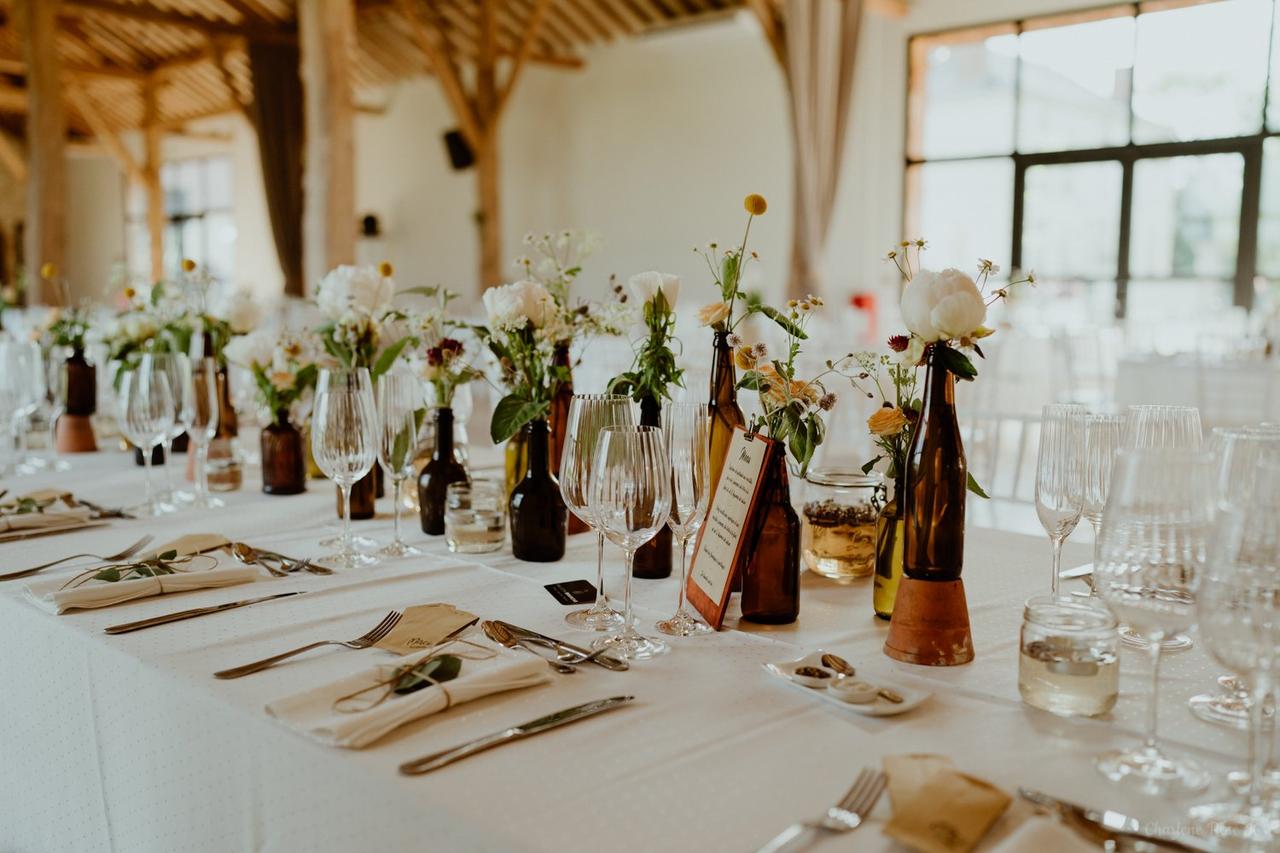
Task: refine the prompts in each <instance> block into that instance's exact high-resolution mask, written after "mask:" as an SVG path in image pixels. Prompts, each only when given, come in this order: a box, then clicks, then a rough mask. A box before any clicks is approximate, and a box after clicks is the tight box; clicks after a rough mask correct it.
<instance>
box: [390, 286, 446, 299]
mask: <svg viewBox="0 0 1280 853" xmlns="http://www.w3.org/2000/svg"><path fill="white" fill-rule="evenodd" d="M439 292H440V287H439V286H438V285H432V286H430V287H407V288H405V289H404V290H398V291H396V296H406V295H408V296H427V297H430V298H432V299H434V298H435V296H436V294H438V293H439Z"/></svg>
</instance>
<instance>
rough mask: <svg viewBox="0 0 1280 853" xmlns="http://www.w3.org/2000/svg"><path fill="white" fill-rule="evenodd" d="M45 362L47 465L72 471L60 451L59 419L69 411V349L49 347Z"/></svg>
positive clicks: (49, 468) (49, 467)
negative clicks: (47, 422)
mask: <svg viewBox="0 0 1280 853" xmlns="http://www.w3.org/2000/svg"><path fill="white" fill-rule="evenodd" d="M46 358H47V361H45V363H44V371H45V383H44V388H45V395H44V396H45V405H46V406H47V407H48V410H49V456H48V458H47V459H46V460H45V467H46V468H48V470H50V471H70V470H71V463H70V462H68V461H67V460H65V459H63V458H62V454H60V453H59V452H58V419H59V418H61V417H62V416H63V415H64V414H65V413H66V411H67V351H66V349H65V348H63V347H58V346H53V347H49V352H48V353H47V354H46Z"/></svg>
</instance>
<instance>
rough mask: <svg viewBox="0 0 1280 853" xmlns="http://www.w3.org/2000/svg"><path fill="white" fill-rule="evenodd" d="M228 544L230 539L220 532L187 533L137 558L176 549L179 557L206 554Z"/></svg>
mask: <svg viewBox="0 0 1280 853" xmlns="http://www.w3.org/2000/svg"><path fill="white" fill-rule="evenodd" d="M230 544H231V540H230V539H228V538H227V537H225V536H223V535H222V534H221V533H188V534H187V535H186V536H181V537H179V538H177V539H175V540H173V541H172V542H166V543H165V544H163V545H160V546H158V547H156V548H152V549H151V550H150V551H148V552H147V553H146V554H145V555H144V556H142V557H140V558H139V559H143V560H148V559H151V558H154V557H158V556H160V555H161V554H163V553H165V552H166V551H177V552H178V556H179V557H188V556H190V555H192V554H207V553H209V552H210V551H217V550H218V549H219V548H224V547H226V546H227V545H230Z"/></svg>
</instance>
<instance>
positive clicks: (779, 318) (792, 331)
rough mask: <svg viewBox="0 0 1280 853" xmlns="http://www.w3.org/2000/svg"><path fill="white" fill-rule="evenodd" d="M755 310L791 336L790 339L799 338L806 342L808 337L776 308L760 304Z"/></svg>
mask: <svg viewBox="0 0 1280 853" xmlns="http://www.w3.org/2000/svg"><path fill="white" fill-rule="evenodd" d="M756 310H757V311H759V312H760V313H761V314H763V315H764V316H766V317H768V318H769V319H770V320H772V321H773V322H775V323H777V324H778V325H779V326H781V327H782V328H783V330H784V331H786V333H787V334H788V335H791V337H793V338H799V339H800V340H802V341H803V340H808V338H809V336H808V335H807V334H805V331H804V329H802V328H800V327H799V326H797V325H796V324H795V323H793V322H791V318H790V317H788V316H787V315H786V314H783V313H782V312H781V311H779V310H778V309H777V308H774V307H773V306H772V305H765V304H764V303H763V302H762V303H760V304H759V306H758V307H757V308H756Z"/></svg>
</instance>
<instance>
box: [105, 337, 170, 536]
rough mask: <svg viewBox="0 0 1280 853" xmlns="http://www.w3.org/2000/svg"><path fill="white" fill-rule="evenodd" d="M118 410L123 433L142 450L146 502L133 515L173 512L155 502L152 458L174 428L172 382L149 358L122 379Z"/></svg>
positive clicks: (145, 358)
mask: <svg viewBox="0 0 1280 853" xmlns="http://www.w3.org/2000/svg"><path fill="white" fill-rule="evenodd" d="M118 409H119V412H120V431H121V432H122V433H124V436H125V438H127V439H129V441H131V442H132V443H133V444H134V446H136V447H137V448H138V449H139V450H141V451H142V463H143V471H144V477H145V481H146V491H145V497H144V499H143V503H142V504H141V505H140V506H137V507H133V508H132V509H130V512H131V513H133V514H134V515H138V516H157V515H162V514H164V513H165V512H168V511H171V510H170V509H169V508H162V507H160V506H159V505H157V503H156V498H155V491H154V489H153V487H152V485H151V467H152V466H151V455H152V453H153V452H154V451H155V449H156V448H157V447H159V446H160V445H161V444H162V443H163V442H164V440H165V439H166V438H167V437H168V435H169V430H171V429H172V428H173V417H174V407H173V394H172V393H171V392H170V390H169V379H168V377H167V376H166V375H165V373H164V371H163V370H160V369H159V368H158V367H157V366H156V364H155V362H154V361H153V360H152V359H151V357H150V356H149V355H146V356H143V357H142V362H141V363H140V364H139V365H138V366H137V367H136V368H134V369H133V370H130V371H128V372H127V373H125V374H124V376H123V377H121V380H120V393H119V402H118Z"/></svg>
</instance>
